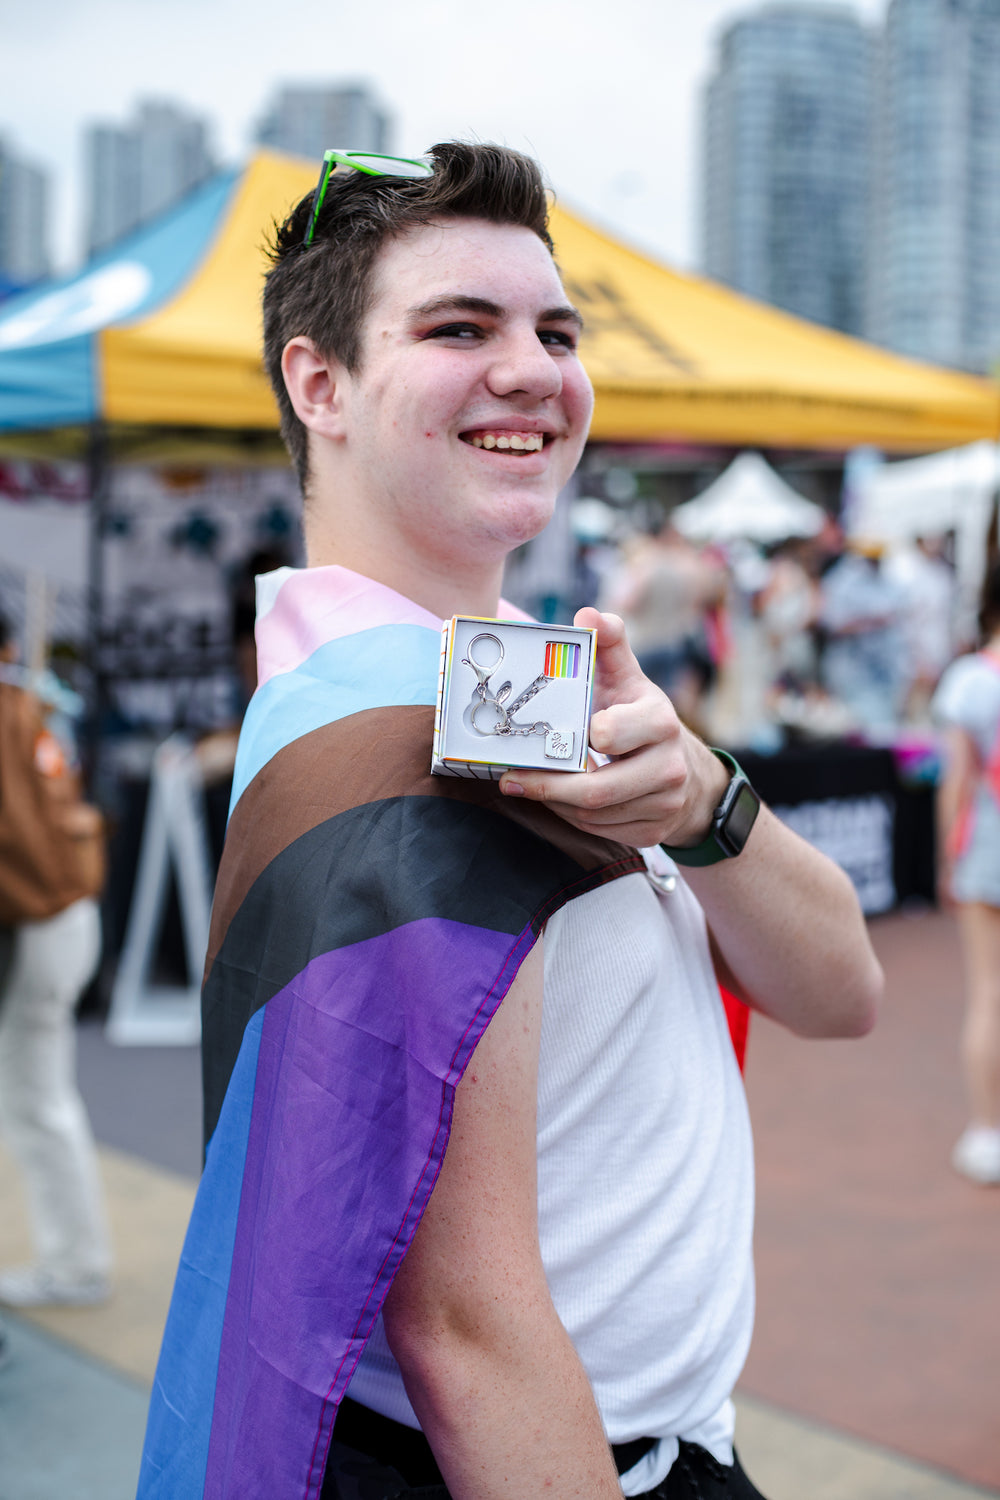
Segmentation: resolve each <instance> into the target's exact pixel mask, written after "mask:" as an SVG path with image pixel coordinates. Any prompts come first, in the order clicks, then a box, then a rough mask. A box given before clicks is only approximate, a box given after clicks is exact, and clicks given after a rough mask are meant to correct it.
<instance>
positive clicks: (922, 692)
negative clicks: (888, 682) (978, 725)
mask: <svg viewBox="0 0 1000 1500" xmlns="http://www.w3.org/2000/svg"><path fill="white" fill-rule="evenodd" d="M885 570H886V574H887V576H888V577H889V578H890V579H891V581H892V582H893V583H894V584H896V586H897V587H898V588H899V590H900V592H901V594H902V597H903V615H902V625H903V636H904V639H905V642H906V652H907V656H906V667H907V684H906V698H905V703H904V709H903V713H904V717H905V718H906V719H907V720H908V721H909V722H910V723H913V724H923V723H925V722H926V721H927V719H928V717H929V714H930V703H931V698H932V697H933V695H934V689H935V688H936V687H937V684H938V681H939V679H940V677H941V674H942V672H943V671H944V669H945V667H946V666H947V665H948V663H949V662H950V661H951V659H952V657H953V656H954V655H955V647H956V632H955V610H956V603H957V585H956V581H955V570H954V568H953V567H952V566H951V565H950V564H949V562H948V561H947V559H946V557H945V538H944V537H941V536H926V537H925V536H918V537H917V538H916V539H915V541H914V545H913V547H912V548H908V549H907V550H906V551H903V552H897V553H895V554H894V555H893V556H892V557H890V558H889V559H888V561H887V562H886V569H885ZM966 644H969V642H966Z"/></svg>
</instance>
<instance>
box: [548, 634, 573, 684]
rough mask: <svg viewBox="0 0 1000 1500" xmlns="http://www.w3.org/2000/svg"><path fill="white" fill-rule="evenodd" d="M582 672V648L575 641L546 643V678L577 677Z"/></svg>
mask: <svg viewBox="0 0 1000 1500" xmlns="http://www.w3.org/2000/svg"><path fill="white" fill-rule="evenodd" d="M579 671H580V647H579V646H578V645H577V644H576V642H575V641H546V642H545V675H546V677H576V676H577V674H578V673H579Z"/></svg>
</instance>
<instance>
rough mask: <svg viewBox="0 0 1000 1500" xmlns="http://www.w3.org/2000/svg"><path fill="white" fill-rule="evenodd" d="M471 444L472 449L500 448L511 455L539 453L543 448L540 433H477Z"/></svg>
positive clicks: (543, 441)
mask: <svg viewBox="0 0 1000 1500" xmlns="http://www.w3.org/2000/svg"><path fill="white" fill-rule="evenodd" d="M471 442H472V446H473V448H500V449H502V450H503V451H504V452H508V451H509V452H512V453H541V451H542V449H543V448H544V446H545V439H544V438H543V436H542V434H541V433H540V432H524V433H520V432H483V433H478V432H477V433H476V434H475V436H474V437H473V438H472V439H471Z"/></svg>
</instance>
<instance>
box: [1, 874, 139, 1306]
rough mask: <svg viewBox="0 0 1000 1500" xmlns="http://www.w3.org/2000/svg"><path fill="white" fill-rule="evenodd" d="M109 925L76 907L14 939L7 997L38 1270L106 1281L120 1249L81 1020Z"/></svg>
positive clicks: (4, 1031) (12, 1117)
mask: <svg viewBox="0 0 1000 1500" xmlns="http://www.w3.org/2000/svg"><path fill="white" fill-rule="evenodd" d="M100 946H101V928H100V916H99V913H98V909H97V903H96V902H95V901H92V900H83V901H75V902H74V903H73V905H72V906H68V907H67V908H66V910H65V911H61V912H59V913H58V914H57V915H56V916H54V917H50V918H49V919H48V920H47V921H45V922H27V923H25V924H24V925H23V926H22V927H19V928H18V929H17V931H16V933H15V938H14V952H13V957H12V960H11V965H10V970H9V972H8V975H7V982H6V984H5V985H4V988H3V992H2V994H0V1132H2V1134H3V1137H4V1140H5V1143H6V1145H7V1146H8V1148H9V1149H10V1152H11V1154H12V1156H13V1157H14V1159H15V1160H16V1161H17V1163H18V1165H19V1166H20V1168H21V1170H22V1171H23V1173H24V1177H25V1185H26V1188H27V1196H28V1209H29V1212H30V1216H31V1227H32V1232H33V1235H34V1240H35V1253H36V1259H37V1261H38V1263H39V1264H40V1265H41V1266H43V1267H44V1268H45V1270H47V1271H51V1272H52V1273H53V1275H55V1276H58V1277H66V1278H69V1279H73V1278H74V1277H80V1276H91V1275H106V1274H107V1272H108V1271H109V1269H110V1266H111V1243H110V1236H109V1233H108V1225H107V1218H106V1215H105V1208H104V1194H103V1191H102V1188H101V1181H100V1175H99V1172H98V1166H97V1154H96V1151H95V1149H94V1138H93V1135H92V1134H91V1130H90V1123H89V1121H88V1119H87V1112H86V1109H85V1107H84V1103H83V1100H82V1099H81V1097H80V1093H79V1090H78V1089H77V1086H76V1076H75V1075H76V1035H75V1032H74V1025H73V1012H74V1010H75V1009H76V1003H77V1001H78V1000H79V998H80V995H81V994H82V992H83V989H84V987H85V986H86V985H87V983H88V982H89V980H90V978H91V976H92V975H93V973H94V970H95V969H96V967H97V961H98V957H99V955H100Z"/></svg>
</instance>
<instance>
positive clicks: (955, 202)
mask: <svg viewBox="0 0 1000 1500" xmlns="http://www.w3.org/2000/svg"><path fill="white" fill-rule="evenodd" d="M877 76H878V90H877V93H878V108H877V153H876V168H875V174H876V175H875V191H874V193H873V197H872V223H871V247H870V248H871V254H870V261H869V274H868V304H867V327H866V331H867V333H868V336H869V337H870V338H872V339H875V340H876V341H877V342H879V343H882V344H886V345H887V346H888V347H889V348H891V349H895V350H898V351H899V352H900V353H903V354H911V355H915V356H918V357H919V358H922V359H930V360H935V361H938V362H940V363H943V364H950V365H957V366H960V367H963V368H965V369H969V370H978V371H983V372H985V371H987V370H989V369H990V368H991V367H993V366H995V365H996V364H997V362H998V361H1000V0H892V3H891V4H890V6H889V10H888V14H887V18H886V26H885V31H884V34H883V36H882V38H881V42H880V45H879V56H878V65H877Z"/></svg>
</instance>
